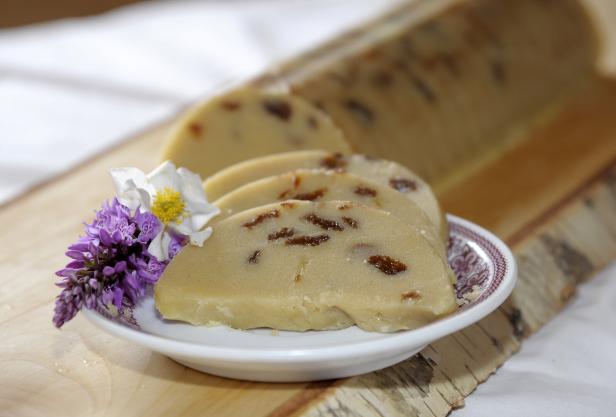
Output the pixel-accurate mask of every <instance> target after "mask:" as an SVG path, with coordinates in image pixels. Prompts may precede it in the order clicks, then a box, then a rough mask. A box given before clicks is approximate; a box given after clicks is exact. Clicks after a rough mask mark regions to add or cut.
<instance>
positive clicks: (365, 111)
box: [344, 99, 374, 125]
mask: <svg viewBox="0 0 616 417" xmlns="http://www.w3.org/2000/svg"><path fill="white" fill-rule="evenodd" d="M344 107H346V108H347V109H348V110H349V111H350V112H351V113H352V114H353V115H354V116H355V117H356V118H357V119H358V120H359V121H360V122H361V123H363V124H365V125H370V124H372V122H373V121H374V112H373V111H372V110H371V109H370V108H369V107H368V106H366V105H365V104H363V103H360V102H359V101H357V100H355V99H348V100H346V101H345V102H344Z"/></svg>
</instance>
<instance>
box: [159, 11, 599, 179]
mask: <svg viewBox="0 0 616 417" xmlns="http://www.w3.org/2000/svg"><path fill="white" fill-rule="evenodd" d="M596 57H597V40H596V35H595V32H594V31H593V28H592V25H591V22H590V19H589V18H588V16H587V15H586V13H585V11H584V9H583V7H582V6H581V5H580V4H579V3H578V1H576V0H498V1H495V0H466V1H450V0H423V1H421V0H420V1H413V2H409V3H408V4H403V5H402V6H401V7H399V8H398V9H396V10H394V11H392V12H391V13H390V14H388V15H386V16H383V17H381V18H379V19H377V20H375V21H373V22H370V23H368V24H366V25H364V26H362V27H359V28H357V29H355V30H352V31H350V32H348V33H347V34H345V35H343V36H340V37H339V38H337V39H334V40H332V41H330V42H329V43H326V44H324V45H322V46H320V47H318V48H316V49H314V50H312V51H309V52H307V53H305V54H303V55H301V56H299V57H297V58H296V59H293V60H291V61H289V62H287V63H285V64H282V65H281V66H278V67H275V68H273V69H272V70H270V71H269V72H267V73H266V74H264V75H263V76H261V77H259V78H257V79H255V80H251V81H249V82H247V83H246V84H244V85H242V86H240V87H238V88H236V89H234V90H233V91H229V92H227V93H225V94H223V95H220V96H218V97H216V98H214V99H213V100H211V101H209V102H208V103H205V104H203V105H201V106H200V107H199V108H198V109H199V110H194V111H193V112H192V113H191V114H189V115H188V116H187V117H186V118H184V119H183V120H182V122H181V123H180V124H179V125H178V126H177V127H176V129H175V131H174V133H173V134H172V135H171V137H170V138H169V142H168V143H167V145H166V147H165V150H164V152H163V157H164V158H165V159H172V160H174V161H175V162H176V163H178V164H179V165H184V166H187V167H188V168H190V169H192V170H195V171H197V172H199V173H200V174H201V175H203V176H208V175H211V174H212V173H213V172H215V171H217V170H218V169H220V168H222V167H224V166H228V165H231V164H233V163H236V162H238V161H241V160H243V159H248V157H257V156H261V155H267V154H271V153H277V152H284V151H293V150H301V149H315V148H316V149H325V150H331V151H343V152H345V151H348V149H345V148H350V149H351V150H353V151H355V152H362V153H365V154H369V155H374V156H379V157H383V158H387V159H391V160H394V161H397V162H400V163H402V164H403V165H405V166H408V167H409V168H411V169H413V170H414V171H415V172H417V173H418V174H419V175H421V176H422V177H424V179H426V180H427V181H429V182H433V181H434V180H435V179H438V178H443V177H444V176H446V175H447V174H449V173H451V172H453V171H456V170H458V169H459V168H461V167H463V166H466V165H469V164H472V163H473V162H474V161H476V160H477V159H478V158H479V157H480V155H485V154H486V153H488V152H486V151H487V150H495V149H497V148H499V147H502V146H504V145H506V143H507V142H508V141H510V140H511V134H510V133H511V132H512V131H514V130H515V129H516V128H517V127H519V126H520V125H521V124H523V123H528V121H529V120H532V119H533V117H534V116H535V115H537V114H540V113H541V112H542V110H543V109H546V108H547V107H549V106H550V105H552V103H557V102H558V100H559V98H560V97H563V96H566V95H567V94H568V93H570V92H572V91H574V90H575V89H577V88H578V86H579V85H580V84H581V83H583V82H584V80H585V79H587V78H589V76H590V74H592V72H593V70H594V66H595V61H596ZM220 114H224V117H223V116H220ZM246 120H250V122H246ZM219 123H223V124H224V125H225V126H224V128H220V126H218V124H219ZM209 125H212V126H214V127H213V128H210V126H209ZM338 129H339V130H340V133H341V134H340V135H339V134H338V133H339V132H338V131H337V130H338Z"/></svg>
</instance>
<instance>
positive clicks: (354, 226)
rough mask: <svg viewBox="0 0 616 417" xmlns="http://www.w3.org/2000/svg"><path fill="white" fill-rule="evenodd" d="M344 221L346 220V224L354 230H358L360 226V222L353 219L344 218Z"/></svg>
mask: <svg viewBox="0 0 616 417" xmlns="http://www.w3.org/2000/svg"><path fill="white" fill-rule="evenodd" d="M342 220H344V222H345V223H346V224H347V225H349V227H351V228H352V229H357V227H358V226H359V221H358V220H357V219H354V218H352V217H343V218H342Z"/></svg>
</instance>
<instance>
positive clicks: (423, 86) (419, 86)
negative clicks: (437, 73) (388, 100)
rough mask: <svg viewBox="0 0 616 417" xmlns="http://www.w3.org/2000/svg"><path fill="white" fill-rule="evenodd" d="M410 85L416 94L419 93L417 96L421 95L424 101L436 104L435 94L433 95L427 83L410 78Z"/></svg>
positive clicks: (414, 77)
mask: <svg viewBox="0 0 616 417" xmlns="http://www.w3.org/2000/svg"><path fill="white" fill-rule="evenodd" d="M411 83H412V84H413V87H415V90H417V92H419V94H421V95H422V97H423V98H425V99H426V101H429V102H430V103H434V102H436V94H434V90H433V89H432V87H430V85H429V84H428V83H427V82H425V81H424V80H422V79H421V78H419V77H417V76H412V77H411Z"/></svg>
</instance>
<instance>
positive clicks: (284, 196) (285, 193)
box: [278, 190, 291, 200]
mask: <svg viewBox="0 0 616 417" xmlns="http://www.w3.org/2000/svg"><path fill="white" fill-rule="evenodd" d="M289 194H291V190H284V191H283V192H281V193H280V194H278V200H286V199H287V197H288V195H289Z"/></svg>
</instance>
